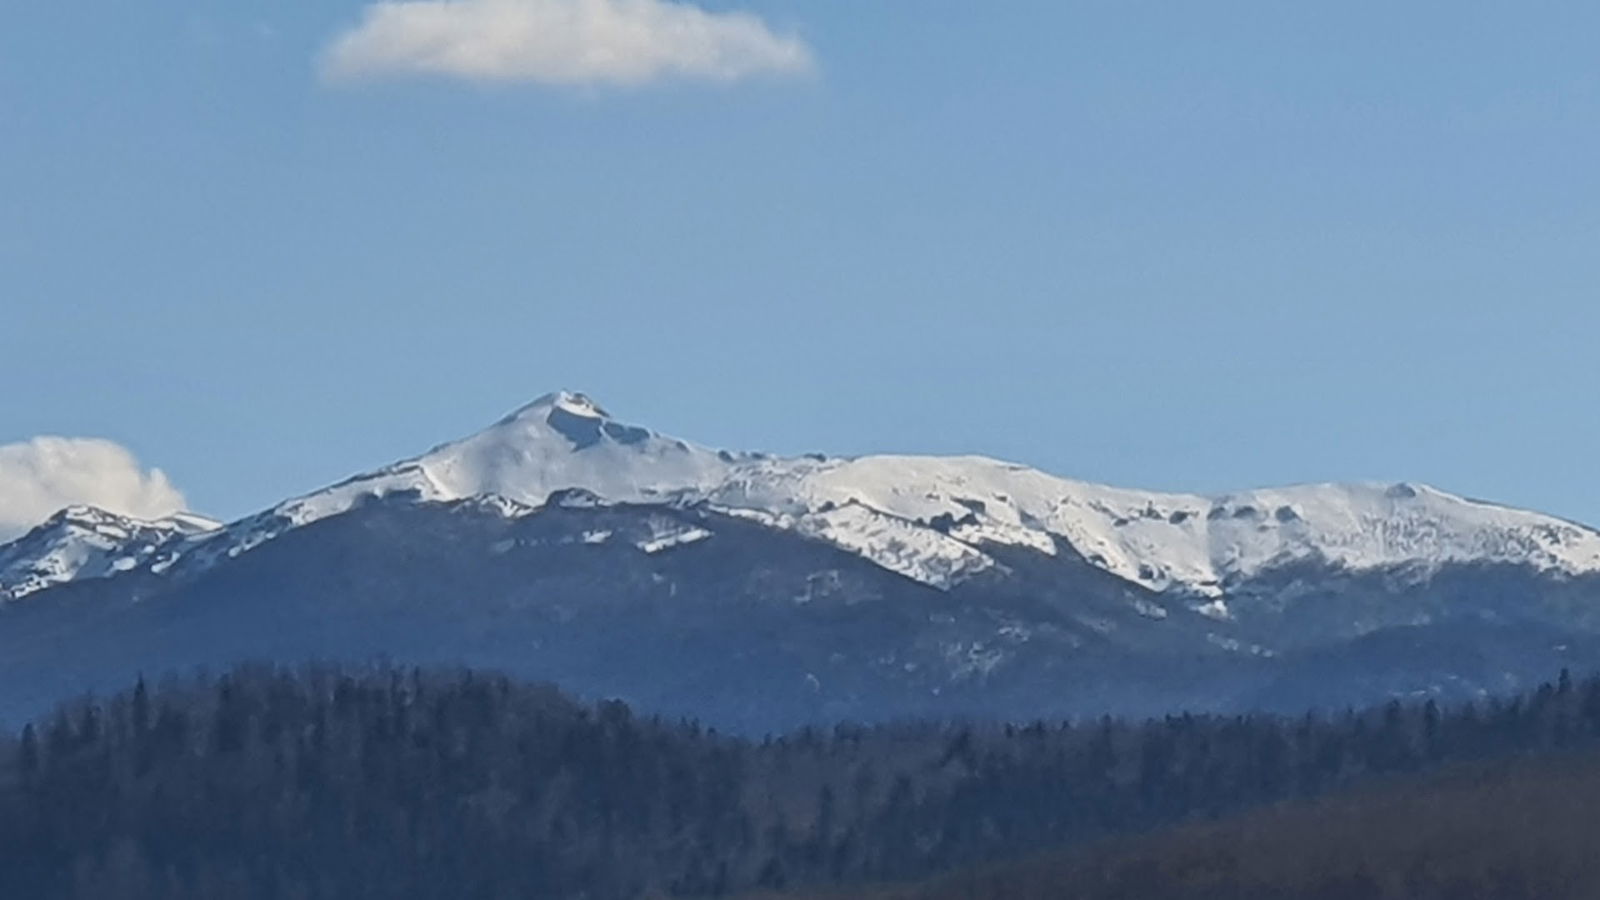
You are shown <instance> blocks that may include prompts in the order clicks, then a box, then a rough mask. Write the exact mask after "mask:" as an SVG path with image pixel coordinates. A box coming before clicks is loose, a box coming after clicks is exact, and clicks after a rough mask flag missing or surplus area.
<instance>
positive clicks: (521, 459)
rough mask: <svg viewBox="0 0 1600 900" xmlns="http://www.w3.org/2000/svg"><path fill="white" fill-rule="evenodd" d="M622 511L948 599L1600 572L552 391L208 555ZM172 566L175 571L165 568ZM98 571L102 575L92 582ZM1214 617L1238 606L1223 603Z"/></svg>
mask: <svg viewBox="0 0 1600 900" xmlns="http://www.w3.org/2000/svg"><path fill="white" fill-rule="evenodd" d="M574 489H577V490H583V491H587V492H588V493H590V494H592V495H594V496H595V497H598V498H600V500H601V501H603V502H610V503H635V504H650V503H661V504H684V503H706V504H709V505H711V506H712V507H714V508H717V509H721V510H724V511H727V512H729V513H731V514H733V515H740V516H747V517H750V518H752V519H754V520H757V521H760V522H762V523H764V524H767V525H769V526H771V527H774V528H781V529H785V530H790V531H794V532H797V533H799V534H803V535H806V536H809V537H813V538H817V539H820V540H823V541H826V542H828V543H831V544H833V545H835V546H838V547H841V548H843V549H846V550H849V551H851V552H854V553H857V554H859V555H861V556H863V557H865V558H867V559H869V560H871V561H873V562H875V563H877V564H878V565H881V566H883V567H884V568H887V569H890V570H892V571H894V572H897V573H899V574H901V575H904V576H906V577H909V578H913V579H916V580H918V581H921V582H924V583H926V584H929V585H933V586H936V587H948V586H950V585H951V584H953V583H955V582H957V581H959V580H961V579H963V578H966V577H970V576H972V575H974V574H976V573H978V572H982V571H985V570H988V569H991V568H993V567H994V566H996V565H997V561H996V559H995V558H994V556H993V554H992V553H990V552H988V551H987V550H986V549H985V548H986V547H988V546H991V545H1002V546H1013V547H1020V548H1026V549H1030V550H1034V551H1037V552H1040V553H1044V554H1051V555H1053V554H1055V553H1056V552H1058V548H1060V547H1066V548H1070V550H1071V551H1073V552H1076V553H1077V554H1078V555H1080V556H1082V557H1083V558H1084V559H1086V560H1088V561H1089V562H1090V563H1092V564H1094V565H1096V566H1098V567H1100V568H1103V569H1105V570H1106V571H1108V572H1110V573H1112V574H1114V575H1117V576H1119V577H1121V578H1124V579H1126V580H1128V581H1130V582H1133V583H1135V584H1138V585H1141V586H1143V587H1146V588H1150V589H1152V590H1156V591H1162V592H1175V593H1180V594H1185V595H1189V596H1193V597H1197V598H1212V599H1214V598H1221V597H1222V596H1223V595H1224V593H1225V592H1226V589H1227V586H1228V585H1229V584H1234V583H1238V582H1240V581H1244V580H1248V579H1250V578H1252V577H1255V576H1257V575H1259V574H1261V573H1262V572H1264V571H1267V570H1270V569H1274V568H1282V567H1286V566H1291V565H1295V564H1299V563H1305V562H1322V563H1327V564H1331V565H1334V566H1337V567H1340V568H1344V569H1349V570H1353V571H1363V570H1376V569H1382V568H1387V567H1395V566H1409V567H1413V568H1421V569H1434V568H1437V567H1439V566H1441V565H1445V564H1448V563H1459V562H1479V563H1482V562H1495V563H1513V564H1519V565H1526V566H1530V567H1532V568H1535V569H1539V570H1546V571H1550V572H1554V573H1559V574H1565V575H1578V574H1585V573H1591V572H1600V532H1596V531H1595V530H1593V529H1590V528H1585V527H1582V526H1579V525H1576V524H1573V523H1570V522H1566V521H1562V520H1560V519H1556V518H1553V517H1550V516H1545V515H1540V514H1538V513H1533V512H1525V511H1522V510H1516V509H1510V508H1507V507H1503V506H1497V505H1494V504H1490V503H1484V502H1480V501H1474V500H1468V499H1465V498H1462V497H1458V496H1455V495H1452V494H1448V493H1445V492H1443V491H1440V490H1436V489H1434V488H1431V487H1427V486H1424V485H1412V484H1386V485H1384V484H1351V485H1339V484H1320V485H1302V486H1295V487H1286V488H1274V489H1265V490H1256V491H1245V492H1240V493H1236V494H1228V495H1224V496H1217V497H1206V496H1199V495H1189V494H1164V493H1154V492H1149V491H1136V490H1125V489H1120V488H1112V487H1105V486H1102V485H1097V484H1089V483H1086V482H1081V481H1073V480H1069V479H1065V478H1058V477H1056V476H1053V475H1048V474H1045V473H1044V472H1040V471H1038V470H1036V469H1032V468H1028V467H1026V466H1021V465H1015V464H1011V463H1005V462H1000V461H997V460H992V459H986V458H983V457H956V458H940V457H919V456H869V457H862V458H856V459H842V458H824V457H812V456H808V457H775V456H770V455H766V454H760V453H730V452H727V451H718V450H711V449H707V448H705V447H701V446H698V445H695V444H692V443H689V442H687V441H684V440H680V439H677V438H673V437H669V436H666V435H662V434H659V433H657V432H655V431H651V430H649V429H646V428H641V427H638V426H634V425H627V424H623V423H621V422H618V421H617V420H615V419H614V418H612V417H611V416H610V415H609V414H608V413H606V412H605V410H604V409H602V408H601V407H600V406H599V405H598V404H596V403H595V402H594V401H593V400H591V399H589V398H588V397H586V396H585V395H583V394H578V393H570V392H561V393H554V394H549V395H546V396H544V397H541V398H539V399H538V400H536V401H534V402H533V403H531V404H529V405H527V406H525V407H523V408H522V409H519V410H517V411H516V412H514V413H512V414H511V415H509V416H507V417H506V418H504V419H502V420H500V421H499V422H497V423H495V424H494V425H492V426H490V427H489V428H487V429H485V430H484V431H481V432H479V433H477V434H474V435H472V436H470V437H467V438H465V439H463V440H459V441H455V442H452V443H448V444H444V445H442V446H440V447H437V448H435V449H433V450H430V451H429V452H427V453H425V454H423V455H422V456H419V457H416V458H413V459H409V460H405V461H403V462H399V463H396V464H394V465H391V466H388V467H386V468H383V469H380V470H378V471H376V472H372V473H369V474H364V475H358V476H356V477H354V478H351V479H349V480H347V481H345V482H342V483H340V484H338V485H335V486H333V487H330V488H327V489H324V490H320V491H317V492H314V493H311V494H308V495H306V496H303V497H300V498H297V499H294V500H290V501H287V502H285V503H282V504H280V505H279V506H277V507H275V508H274V509H272V510H270V511H268V512H266V513H263V514H261V515H259V516H255V517H252V518H250V519H246V520H245V521H243V522H241V523H237V524H236V525H234V526H232V527H230V529H229V534H228V536H227V538H226V539H224V540H221V541H215V542H209V543H207V544H205V545H202V549H201V551H200V554H199V555H200V556H202V557H203V558H207V559H209V558H211V557H213V556H215V555H217V554H231V555H235V556H236V555H238V554H239V553H241V552H245V551H247V550H249V549H250V548H253V547H255V546H259V545H260V544H261V543H262V542H264V541H267V540H271V539H272V538H274V537H276V536H278V535H280V534H282V533H283V532H284V531H286V530H288V529H292V528H296V527H300V526H303V525H305V524H308V523H310V522H314V521H317V520H319V519H323V518H326V517H328V516H333V515H338V514H341V513H344V512H346V511H348V510H350V509H351V508H352V507H353V506H355V505H357V504H358V503H361V502H362V501H364V500H366V499H370V498H377V497H386V496H407V497H411V498H413V499H416V500H419V501H450V500H464V499H467V498H472V497H480V498H499V499H501V500H504V501H509V502H507V503H505V504H504V510H505V512H506V514H508V515H522V514H526V513H527V512H530V511H532V510H535V509H538V508H540V507H542V506H543V505H544V504H545V503H546V501H547V500H548V499H549V497H550V496H551V495H552V494H553V493H555V492H557V491H566V490H574ZM155 559H156V564H158V565H160V564H170V560H169V559H167V558H166V557H165V556H164V555H161V554H158V555H156V557H155ZM90 574H93V573H90ZM1211 608H1212V609H1216V610H1219V611H1220V610H1222V609H1223V608H1224V607H1222V606H1221V605H1216V606H1213V607H1211Z"/></svg>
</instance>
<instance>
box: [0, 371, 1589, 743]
mask: <svg viewBox="0 0 1600 900" xmlns="http://www.w3.org/2000/svg"><path fill="white" fill-rule="evenodd" d="M24 596H26V597H27V598H28V602H25V603H19V602H14V601H16V600H17V599H18V598H22V597H24ZM0 601H13V602H0V715H4V714H6V710H18V709H22V710H29V709H37V708H39V706H40V705H41V704H42V703H43V702H44V701H46V700H49V699H55V698H57V697H59V696H61V694H62V692H63V691H67V692H71V691H77V690H84V689H91V688H95V687H98V686H104V685H114V684H119V683H120V681H121V680H122V679H124V678H125V677H126V676H128V675H129V674H130V673H137V672H140V671H146V672H153V671H161V670H164V669H169V668H175V667H176V668H182V667H185V666H190V665H198V664H226V663H228V662H230V661H234V660H238V659H284V660H295V659H308V658H330V657H331V658H358V659H361V658H367V657H370V656H372V655H380V654H381V655H385V656H389V657H391V658H398V659H412V660H417V661H431V662H446V663H455V662H466V663H471V664H474V665H482V666H493V667H498V668H502V669H505V670H508V671H511V672H514V673H517V674H521V675H525V676H528V677H536V678H541V679H549V680H553V681H557V682H560V683H562V684H563V685H565V686H567V687H568V688H570V689H573V690H576V691H578V692H580V693H587V694H593V695H618V696H623V697H627V698H630V699H633V700H637V701H640V702H643V703H645V704H646V705H649V706H653V707H655V708H657V709H660V710H663V711H670V712H675V713H682V714H687V715H696V716H704V717H708V718H710V719H712V720H714V721H720V722H725V723H730V724H734V725H737V726H739V727H745V728H751V729H757V728H769V727H780V726H786V725H790V724H795V723H798V722H803V721H816V720H818V719H829V718H839V717H868V718H871V717H894V716H902V715H914V714H937V715H945V714H949V715H957V714H985V715H1002V716H1008V717H1019V716H1030V717H1031V716H1036V715H1069V714H1085V713H1089V714H1093V713H1099V712H1107V711H1110V712H1159V711H1163V710H1170V709H1173V708H1179V707H1182V708H1191V709H1254V708H1262V707H1271V708H1279V709H1296V708H1301V707H1303V706H1306V705H1310V704H1315V703H1335V702H1337V703H1345V702H1366V701H1370V700H1372V699H1377V698H1382V697H1387V696H1391V695H1393V694H1396V693H1411V692H1418V691H1421V692H1431V693H1438V694H1449V695H1456V696H1461V695H1475V694H1477V693H1479V692H1483V691H1491V690H1500V689H1507V688H1514V687H1515V686H1516V685H1517V684H1518V683H1519V680H1520V681H1527V680H1533V679H1539V678H1545V677H1548V676H1549V675H1550V674H1551V672H1552V671H1553V667H1558V665H1571V666H1573V667H1574V668H1584V667H1588V666H1595V667H1600V533H1596V532H1595V531H1594V530H1593V529H1589V528H1585V527H1583V526H1580V525H1576V524H1573V523H1570V522H1566V521H1563V520H1560V519H1556V518H1552V517H1549V516H1544V515H1541V514H1538V513H1533V512H1526V511H1521V510H1515V509H1509V508H1506V507H1502V506H1496V505H1494V504H1489V503H1484V502H1480V501H1475V500H1469V499H1465V498H1463V497H1459V496H1455V495H1452V494H1449V493H1446V492H1443V491H1439V490H1436V489H1433V488H1429V487H1426V486H1422V485H1415V484H1376V485H1374V484H1357V485H1305V486H1297V487H1288V488H1277V489H1265V490H1256V491H1247V492H1240V493H1236V494H1229V495H1226V496H1216V497H1206V496H1199V495H1186V494H1166V493H1153V492H1147V491H1136V490H1125V489H1120V488H1111V487H1105V486H1101V485H1095V484H1089V483H1085V482H1081V481H1073V480H1069V479H1064V478H1059V477H1056V476H1052V475H1049V474H1046V473H1043V472H1040V471H1038V470H1035V469H1031V468H1029V467H1026V466H1021V465H1016V464H1012V463H1006V462H1000V461H996V460H992V459H986V458H981V457H957V458H939V457H915V456H870V457H862V458H855V459H846V458H830V457H826V456H801V457H783V456H773V455H768V454H762V453H745V452H737V453H736V452H729V451H722V450H714V449H710V448H706V447H702V446H699V445H696V444H693V443H690V442H688V441H684V440H680V439H678V438H675V437H671V436H668V435H665V434H661V433H659V432H656V431H653V430H650V429H647V428H642V427H638V426H634V425H628V424H625V423H623V422H620V421H618V420H616V419H615V418H613V417H612V416H610V415H609V414H608V413H607V412H606V411H605V410H604V409H602V408H601V407H600V406H599V405H598V404H596V403H595V402H594V401H593V400H591V399H589V398H588V397H586V396H584V395H582V394H575V393H565V392H563V393H556V394H550V395H547V396H545V397H541V398H539V399H538V400H536V401H534V402H533V403H531V404H529V405H527V406H525V407H523V408H521V409H519V410H517V411H516V412H514V413H512V414H511V415H509V416H507V417H505V418H504V419H501V420H500V421H499V422H496V423H495V424H493V425H491V426H490V427H489V428H487V429H485V430H483V431H481V432H479V433H477V434H474V435H471V436H469V437H466V438H464V439H461V440H458V441H454V442H451V443H447V444H443V445H441V446H438V447H436V448H434V449H432V450H429V451H428V452H426V453H424V454H422V455H420V456H417V457H414V458H411V459H407V460H404V461H401V462H398V463H395V464H393V465H390V466H387V467H384V468H382V469H378V470H376V471H373V472H370V473H366V474H362V475H358V476H355V477H353V478H350V479H347V480H346V481H343V482H341V483H339V484H336V485H333V486H331V487H328V488H324V489H322V490H317V491H313V492H311V493H309V494H305V495H303V496H300V497H297V498H293V499H290V500H286V501H284V502H282V503H280V504H278V505H276V506H274V507H272V508H270V509H267V510H264V511H262V512H260V513H257V514H255V515H252V516H248V517H246V518H244V519H241V520H239V521H236V522H232V523H230V524H227V525H224V526H218V525H217V523H212V522H209V521H206V520H202V519H199V518H197V517H179V518H176V519H173V520H170V521H164V522H154V523H146V522H135V521H132V520H128V519H124V518H122V517H117V516H111V515H109V514H105V513H101V512H99V511H95V510H86V509H75V510H69V511H67V512H64V513H63V514H61V515H59V516H57V517H56V518H55V519H52V520H51V522H49V523H46V524H45V525H43V526H41V527H39V528H37V529H35V530H34V531H33V532H31V533H29V534H28V535H26V536H24V537H23V538H22V539H20V540H18V541H16V542H13V543H12V544H9V545H6V546H4V547H0Z"/></svg>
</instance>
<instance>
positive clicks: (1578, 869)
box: [746, 752, 1600, 900]
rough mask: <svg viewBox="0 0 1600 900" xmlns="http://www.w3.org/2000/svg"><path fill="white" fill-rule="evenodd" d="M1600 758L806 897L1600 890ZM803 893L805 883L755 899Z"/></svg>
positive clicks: (1387, 895) (1239, 898) (943, 899)
mask: <svg viewBox="0 0 1600 900" xmlns="http://www.w3.org/2000/svg"><path fill="white" fill-rule="evenodd" d="M1596 808H1600V756H1597V755H1595V754H1594V753H1592V752H1586V753H1583V754H1581V755H1574V756H1571V757H1554V758H1552V757H1547V756H1539V757H1532V758H1519V759H1516V760H1501V761H1497V762H1495V763H1492V764H1484V763H1478V764H1468V765H1462V766H1457V767H1452V768H1451V769H1450V770H1449V772H1448V773H1447V774H1445V775H1420V776H1410V777H1406V778H1402V779H1397V780H1384V781H1383V783H1382V784H1380V785H1375V786H1373V787H1370V788H1365V789H1360V790H1354V791H1350V792H1344V793H1340V794H1337V795H1335V796H1331V797H1323V798H1320V799H1317V800H1314V801H1305V802H1303V803H1293V804H1289V805H1275V806H1272V807H1270V808H1267V809H1261V810H1253V811H1250V812H1246V813H1240V814H1237V815H1234V816H1230V817H1228V818H1225V819H1223V820H1221V821H1218V822H1211V823H1197V824H1191V825H1185V826H1178V827H1174V828H1171V829H1165V830H1162V831H1160V832H1157V833H1155V834H1151V835H1144V836H1140V837H1136V838H1122V839H1117V840H1112V841H1108V842H1105V843H1104V844H1103V845H1097V846H1095V847H1093V848H1086V849H1075V850H1068V851H1058V852H1056V853H1052V854H1046V855H1042V856H1039V857H1037V858H1032V859H1028V860H1023V861H1014V862H1010V863H1004V864H996V865H991V866H984V867H979V868H976V869H973V870H970V871H965V872H960V873H956V874H951V875H945V876H941V877H939V878H937V879H934V880H932V881H930V882H928V883H926V884H920V885H911V886H899V887H878V888H869V889H866V890H861V891H848V890H830V891H825V892H824V891H819V892H815V893H803V897H804V898H805V900H821V898H823V897H825V898H827V900H973V898H1005V900H1480V898H1481V900H1593V898H1594V897H1600V835H1597V834H1596V833H1595V830H1594V811H1595V809H1596ZM780 896H781V898H782V900H801V898H800V897H797V896H796V895H795V894H784V895H770V896H768V895H753V896H751V897H749V898H746V900H774V898H777V897H780Z"/></svg>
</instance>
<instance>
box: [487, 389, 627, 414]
mask: <svg viewBox="0 0 1600 900" xmlns="http://www.w3.org/2000/svg"><path fill="white" fill-rule="evenodd" d="M557 411H559V412H562V413H566V414H568V415H573V416H579V417H582V418H586V419H609V418H611V414H610V413H608V412H606V411H605V409H604V408H603V407H602V406H600V404H599V403H596V402H595V401H594V398H592V397H590V396H589V395H588V394H585V393H582V392H581V391H565V390H563V391H552V392H550V393H548V394H544V395H543V396H540V397H539V398H537V399H535V400H534V401H533V402H532V403H528V404H526V405H525V406H522V407H521V408H519V409H518V410H517V411H516V412H514V413H512V414H511V415H509V416H507V417H506V421H513V420H518V419H523V420H526V419H544V418H548V417H549V416H550V414H551V413H553V412H557Z"/></svg>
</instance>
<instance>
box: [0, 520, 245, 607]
mask: <svg viewBox="0 0 1600 900" xmlns="http://www.w3.org/2000/svg"><path fill="white" fill-rule="evenodd" d="M221 527H222V523H220V522H216V521H213V520H211V519H207V518H205V517H204V516H199V515H195V514H194V513H176V514H174V515H171V516H167V517H165V518H162V519H155V520H145V519H136V518H133V517H131V516H123V515H118V514H116V513H112V512H107V511H106V510H103V509H99V508H96V507H93V506H70V507H67V508H66V509H63V510H61V511H60V512H58V513H56V514H55V515H54V516H51V517H50V519H49V520H48V521H46V522H44V523H43V524H41V525H39V526H37V527H35V528H34V529H33V530H31V531H29V532H28V533H27V534H24V535H23V536H22V537H20V538H18V539H17V540H15V541H12V542H11V543H9V544H6V545H4V546H0V602H6V601H11V600H18V599H21V598H22V597H26V596H27V595H29V594H32V593H36V592H38V591H42V590H44V589H45V588H48V587H53V586H55V585H58V584H63V583H66V582H69V581H75V580H78V579H82V578H104V577H107V576H110V575H114V574H116V573H118V572H125V571H129V570H131V569H134V568H138V567H140V566H143V565H146V564H147V563H149V562H150V561H151V560H152V559H154V558H156V557H157V555H158V554H159V553H161V552H163V551H164V550H166V549H167V548H170V547H171V546H173V545H175V544H179V543H183V542H186V541H197V540H200V539H203V538H205V537H207V536H210V535H212V534H215V533H217V530H218V529H220V528H221Z"/></svg>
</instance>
